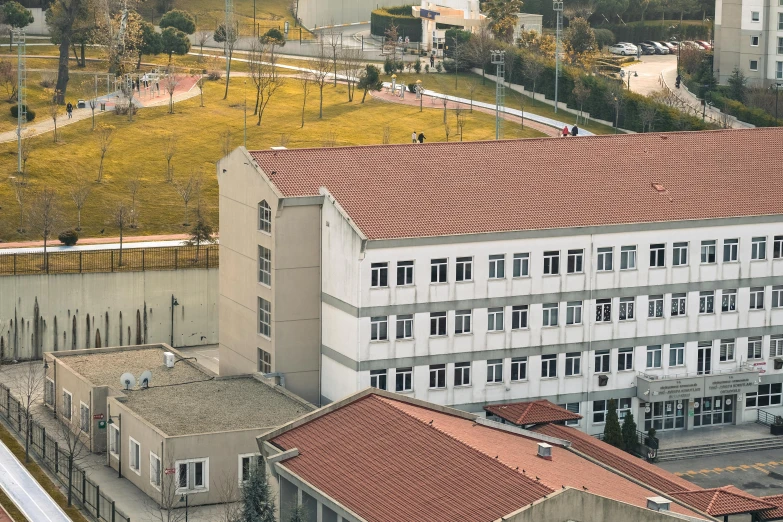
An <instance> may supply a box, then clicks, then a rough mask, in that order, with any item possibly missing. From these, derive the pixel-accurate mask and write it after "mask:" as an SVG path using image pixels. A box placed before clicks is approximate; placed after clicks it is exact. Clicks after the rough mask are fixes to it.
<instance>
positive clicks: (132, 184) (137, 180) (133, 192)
mask: <svg viewBox="0 0 783 522" xmlns="http://www.w3.org/2000/svg"><path fill="white" fill-rule="evenodd" d="M139 190H141V177H140V176H139V171H138V170H137V171H135V172H134V173H133V174H131V179H130V180H128V192H129V193H130V197H131V218H130V223H129V224H128V226H129V227H130V228H136V197H137V196H138V195H139Z"/></svg>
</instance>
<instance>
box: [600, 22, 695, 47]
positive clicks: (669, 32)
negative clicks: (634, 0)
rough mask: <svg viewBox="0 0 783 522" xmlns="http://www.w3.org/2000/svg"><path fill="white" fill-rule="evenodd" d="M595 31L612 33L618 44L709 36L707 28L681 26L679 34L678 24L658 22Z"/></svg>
mask: <svg viewBox="0 0 783 522" xmlns="http://www.w3.org/2000/svg"><path fill="white" fill-rule="evenodd" d="M597 29H608V30H610V31H612V33H613V34H614V36H615V38H617V41H618V42H632V43H636V42H643V41H645V40H656V41H658V40H666V41H668V40H670V39H671V38H675V37H677V38H678V39H680V40H706V39H707V38H708V35H709V27H707V26H706V25H705V26H702V25H694V24H683V26H682V33H683V34H679V33H680V30H679V24H678V23H677V22H672V21H669V22H667V23H666V24H665V25H662V24H661V22H660V21H654V22H652V21H651V22H645V23H644V24H628V25H610V24H604V25H600V26H598V27H597Z"/></svg>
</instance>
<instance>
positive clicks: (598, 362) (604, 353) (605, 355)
mask: <svg viewBox="0 0 783 522" xmlns="http://www.w3.org/2000/svg"><path fill="white" fill-rule="evenodd" d="M595 373H609V350H596V351H595Z"/></svg>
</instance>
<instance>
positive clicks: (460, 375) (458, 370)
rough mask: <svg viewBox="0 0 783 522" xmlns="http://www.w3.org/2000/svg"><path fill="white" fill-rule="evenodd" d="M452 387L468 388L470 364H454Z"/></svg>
mask: <svg viewBox="0 0 783 522" xmlns="http://www.w3.org/2000/svg"><path fill="white" fill-rule="evenodd" d="M454 386H470V363H469V362H458V363H454Z"/></svg>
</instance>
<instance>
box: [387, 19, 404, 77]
mask: <svg viewBox="0 0 783 522" xmlns="http://www.w3.org/2000/svg"><path fill="white" fill-rule="evenodd" d="M384 32H385V34H386V42H385V45H384V47H386V46H388V47H389V48H390V49H391V52H392V63H394V66H395V67H396V66H397V45H398V40H399V36H400V34H399V27H398V26H397V25H395V23H394V22H391V23H390V24H389V27H388V29H386V31H384Z"/></svg>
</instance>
